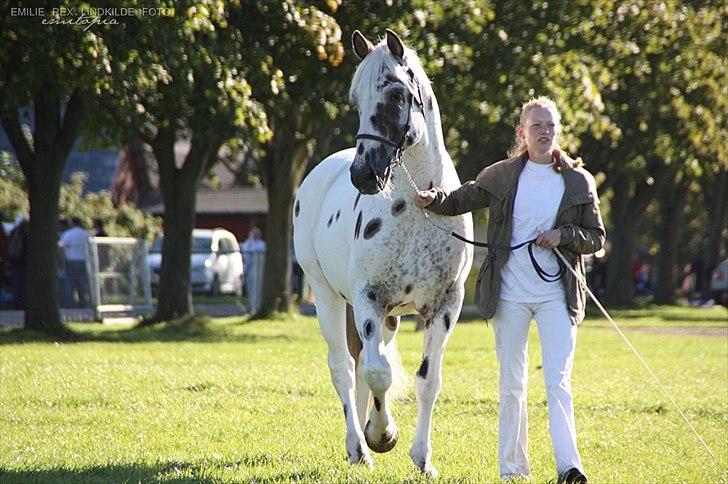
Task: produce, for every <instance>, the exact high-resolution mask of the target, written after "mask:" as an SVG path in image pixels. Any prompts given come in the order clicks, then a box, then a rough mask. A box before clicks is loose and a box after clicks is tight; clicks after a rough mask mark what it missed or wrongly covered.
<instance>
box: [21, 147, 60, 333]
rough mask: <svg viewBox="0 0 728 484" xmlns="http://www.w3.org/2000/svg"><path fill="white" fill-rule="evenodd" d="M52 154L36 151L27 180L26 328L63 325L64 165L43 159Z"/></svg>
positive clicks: (39, 328)
mask: <svg viewBox="0 0 728 484" xmlns="http://www.w3.org/2000/svg"><path fill="white" fill-rule="evenodd" d="M51 156H52V154H51V153H42V152H40V151H36V153H35V163H34V167H33V175H32V176H31V177H30V178H28V179H27V183H28V200H29V202H30V233H29V236H28V259H27V265H26V268H25V271H26V276H25V327H26V328H30V329H37V330H41V331H46V332H52V331H57V330H59V329H60V328H61V327H62V325H63V322H62V321H61V314H60V311H59V310H58V308H59V303H60V301H59V294H58V291H59V284H58V230H57V227H58V214H59V208H58V200H59V196H60V190H61V168H62V167H63V164H57V163H53V164H51V163H49V162H48V161H45V160H48V159H49V158H50V157H51ZM64 161H65V160H64Z"/></svg>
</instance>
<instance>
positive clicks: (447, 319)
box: [293, 30, 473, 475]
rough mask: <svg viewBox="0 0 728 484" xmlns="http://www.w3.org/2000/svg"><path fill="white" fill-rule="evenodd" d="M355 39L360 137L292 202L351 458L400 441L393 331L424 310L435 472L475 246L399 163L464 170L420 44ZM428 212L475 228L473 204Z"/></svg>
mask: <svg viewBox="0 0 728 484" xmlns="http://www.w3.org/2000/svg"><path fill="white" fill-rule="evenodd" d="M352 41H353V44H354V51H355V52H356V54H357V55H358V56H359V57H360V58H361V59H362V62H361V64H360V65H359V67H358V68H357V70H356V73H355V74H354V79H353V81H352V84H351V90H350V98H351V100H352V102H353V103H354V104H355V105H356V106H357V108H358V111H359V133H358V134H357V146H356V149H354V148H351V149H346V150H343V151H340V152H338V153H335V154H333V155H331V156H329V157H328V158H326V159H325V160H323V161H322V162H321V163H320V164H319V165H318V166H316V168H314V170H312V171H311V173H310V174H309V175H308V176H307V177H306V179H305V180H304V181H303V183H302V184H301V187H300V189H299V190H298V193H297V196H296V201H295V204H294V210H293V212H294V214H293V223H294V244H295V250H296V256H297V258H298V262H299V263H300V265H301V267H302V268H303V270H304V271H305V273H306V275H307V277H308V281H309V283H310V284H311V288H312V290H313V292H314V296H315V299H316V311H317V315H318V318H319V322H320V327H321V332H322V334H323V336H324V338H325V339H326V342H327V343H328V349H329V353H328V363H329V368H330V370H331V378H332V380H333V383H334V387H335V388H336V391H337V392H338V394H339V397H340V398H341V401H342V404H343V407H344V416H345V418H346V450H347V454H348V457H349V461H350V462H351V463H357V462H364V463H366V464H368V465H369V466H371V465H372V459H371V456H370V453H369V450H370V449H371V450H373V451H375V452H387V451H389V450H391V449H392V448H393V447H394V445H395V444H396V443H397V426H396V425H395V423H394V420H393V418H392V413H391V409H390V407H391V403H392V401H393V399H392V395H391V394H392V393H393V392H394V391H395V387H396V383H397V382H398V381H401V380H402V379H401V378H400V374H401V376H403V375H404V374H403V373H402V372H403V369H402V365H401V361H400V360H399V354H398V352H397V350H396V347H395V339H394V337H395V335H396V333H397V329H398V327H399V319H400V316H401V315H404V314H415V313H419V314H420V315H422V317H423V318H424V320H425V338H424V348H423V354H422V363H421V364H420V367H419V369H418V370H417V372H416V376H415V393H416V397H417V430H416V434H415V438H414V442H413V444H412V448H411V449H410V456H411V457H412V460H413V462H414V464H415V465H416V466H417V467H418V468H419V469H420V470H422V471H423V472H425V473H427V474H429V475H435V474H436V471H435V469H434V468H433V466H432V460H431V457H432V445H431V442H430V440H431V439H430V435H431V421H432V414H433V407H434V404H435V400H436V399H437V395H438V393H439V391H440V386H441V371H442V361H443V352H444V350H445V345H446V343H447V339H448V337H449V335H450V333H451V332H452V331H453V328H454V327H455V322H456V320H457V318H458V316H459V314H460V309H461V307H462V302H463V296H464V285H465V279H466V277H467V276H468V273H469V271H470V266H471V263H472V258H473V252H472V248H471V247H470V246H467V245H465V244H464V243H462V242H460V241H458V240H456V239H455V238H453V237H452V236H450V235H449V233H448V232H446V231H443V230H441V229H440V228H437V227H436V226H435V225H433V224H432V223H430V222H429V221H428V220H427V219H426V215H425V213H424V212H423V211H422V210H419V209H417V208H416V207H415V204H414V195H415V191H414V189H413V187H412V186H411V185H410V183H409V180H408V178H407V176H406V174H405V172H404V171H399V172H398V173H397V174H396V176H395V175H393V173H392V172H393V169H395V168H396V163H397V162H398V161H400V160H401V162H402V163H403V164H404V166H405V167H406V168H407V170H408V171H409V173H411V177H412V179H413V182H414V183H415V184H416V185H417V186H419V187H423V188H424V187H426V188H431V187H433V186H440V187H443V188H445V189H447V190H453V189H455V188H457V187H459V186H460V180H459V179H458V176H457V173H456V172H455V167H454V166H453V163H452V160H451V159H450V156H449V155H448V153H447V151H446V150H445V143H444V141H443V135H442V127H441V124H440V111H439V108H438V105H437V101H436V100H435V96H434V95H433V92H432V88H431V87H430V83H429V81H428V79H427V76H426V75H425V72H424V70H423V69H422V66H421V65H420V62H419V60H418V59H417V56H416V54H415V53H414V52H413V51H412V50H410V49H407V48H405V47H404V45H403V44H402V41H401V40H400V39H399V37H397V35H396V34H395V33H394V32H392V31H390V30H387V38H386V41H382V42H380V43H379V44H378V45H377V46H376V47H375V46H374V45H372V43H371V42H369V41H368V40H366V39H365V38H364V36H363V35H362V34H361V33H360V32H359V31H356V32H355V33H354V35H353V38H352ZM429 216H430V217H432V218H433V219H436V220H437V224H438V225H440V226H442V227H446V228H447V229H448V230H454V231H457V232H459V233H461V234H464V235H465V236H466V237H468V238H471V237H472V231H473V227H472V219H471V216H470V215H469V214H467V215H461V216H457V217H441V216H438V215H434V214H430V215H429ZM404 381H406V377H404ZM393 382H394V384H393ZM370 392H371V396H370ZM367 411H369V418H368V421H367Z"/></svg>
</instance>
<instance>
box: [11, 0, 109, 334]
mask: <svg viewBox="0 0 728 484" xmlns="http://www.w3.org/2000/svg"><path fill="white" fill-rule="evenodd" d="M62 6H64V7H66V6H68V4H67V2H62ZM0 15H2V24H3V28H2V31H1V32H0V122H1V123H2V126H3V129H4V130H5V133H6V134H7V136H8V138H9V139H10V142H11V143H12V146H13V150H14V151H15V156H16V157H17V160H18V162H19V164H20V167H21V169H22V172H23V175H24V177H25V186H26V189H27V193H28V200H29V205H30V207H29V208H30V234H29V242H28V243H29V247H28V262H27V279H26V287H27V289H28V290H27V291H26V292H27V293H28V294H30V293H33V294H42V295H43V297H38V298H32V299H28V300H26V307H25V326H26V327H27V328H32V329H38V330H43V331H60V330H61V329H62V322H61V316H60V312H59V310H58V306H59V300H58V278H57V276H56V274H57V270H56V257H55V255H56V246H57V240H58V237H57V229H56V227H57V223H58V215H59V210H58V198H59V194H60V187H61V175H62V172H63V167H64V165H65V163H66V159H67V158H68V154H69V153H70V151H71V149H72V148H73V146H74V143H75V142H76V139H77V137H78V135H79V133H80V131H81V127H82V121H83V118H84V112H85V110H86V108H87V106H88V105H89V104H92V103H93V102H94V99H95V98H96V97H97V96H98V94H99V93H100V92H101V89H102V83H101V80H102V79H103V78H104V77H105V76H106V74H107V70H106V69H107V67H108V59H107V56H106V48H105V45H104V43H103V40H102V38H101V37H99V36H98V35H97V34H96V33H94V31H93V30H91V29H89V30H85V31H84V30H83V26H80V25H64V26H61V27H59V26H53V25H46V24H44V23H43V22H41V18H39V17H22V16H12V15H11V9H9V8H5V9H3V12H2V14H0ZM28 106H30V107H31V108H32V110H30V109H26V108H27V107H28ZM31 301H32V303H31Z"/></svg>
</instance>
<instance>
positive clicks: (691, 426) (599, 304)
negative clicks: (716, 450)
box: [553, 247, 718, 461]
mask: <svg viewBox="0 0 728 484" xmlns="http://www.w3.org/2000/svg"><path fill="white" fill-rule="evenodd" d="M553 251H554V252H555V253H556V255H557V256H559V258H560V259H561V261H562V262H563V264H564V265H565V266H566V267H567V268H568V269H569V271H571V273H572V274H573V275H574V277H576V280H577V281H579V284H581V286H582V287H583V288H584V289H585V290H586V292H587V294H589V297H591V299H592V301H594V303H595V304H596V305H597V307H598V308H599V309H600V310H601V312H602V314H603V315H604V317H605V318H607V321H609V322H610V323H612V326H614V329H616V330H617V333H619V335H620V336H621V337H622V339H623V340H624V342H625V343H627V346H628V347H629V349H631V350H632V352H633V353H634V354H635V356H637V359H638V360H640V363H642V366H644V367H645V369H646V370H647V373H649V374H650V376H651V377H652V378H653V379H654V380H655V382H656V383H657V386H658V387H660V389H661V390H662V392H663V393H664V394H665V396H666V397H667V399H668V400H670V402H671V403H672V405H673V406H674V407H675V409H676V410H677V413H679V414H680V416H681V417H682V418H683V420H684V421H685V423H686V424H687V426H688V427H689V428H690V430H692V431H693V433H694V434H695V436H696V437H697V438H698V440H699V441H700V443H701V444H703V447H705V450H707V451H708V454H709V455H710V456H711V457H712V458H713V460H716V461H717V460H718V459H717V458H716V457H715V454H713V452H712V451H711V450H710V447H708V444H706V443H705V440H703V437H701V436H700V434H699V433H698V431H697V430H696V429H695V427H693V425H692V424H691V423H690V420H688V418H687V417H686V416H685V414H684V413H683V411H682V410H681V409H680V407H679V406H678V404H677V402H676V401H675V399H674V398H673V397H672V395H670V392H668V391H667V388H665V386H664V385H663V384H662V383H661V382H660V380H659V378H657V375H655V373H654V372H653V371H652V369H650V367H649V366H648V365H647V362H646V361H645V360H644V359H643V358H642V356H641V355H640V354H639V352H638V351H637V348H635V347H634V346H633V345H632V343H630V341H629V340H628V339H627V336H625V334H624V333H623V332H622V330H621V329H620V328H619V326H617V323H615V322H614V320H613V319H612V317H611V316H610V315H609V313H608V312H607V310H606V309H604V306H602V304H601V303H600V302H599V299H597V297H596V296H595V295H594V294H593V293H592V292H591V290H590V289H589V287H588V286H587V284H586V282H584V280H583V279H582V278H581V277H580V276H579V274H577V272H576V271H575V270H574V269H573V268H572V267H571V265H570V264H569V263H568V262H567V261H566V258H565V257H564V256H563V254H562V253H561V251H559V249H557V248H555V247H554V249H553Z"/></svg>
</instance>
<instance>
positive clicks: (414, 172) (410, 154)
mask: <svg viewBox="0 0 728 484" xmlns="http://www.w3.org/2000/svg"><path fill="white" fill-rule="evenodd" d="M423 97H424V98H425V99H424V101H425V120H426V125H427V138H426V139H425V138H424V137H423V138H422V139H421V140H420V142H419V143H417V144H416V145H414V146H411V147H409V148H408V149H406V150H405V151H404V153H403V155H402V160H403V161H404V164H405V166H406V167H407V170H408V171H409V173H410V175H411V176H412V178H413V179H414V182H415V184H416V185H417V188H419V189H420V190H427V189H428V188H429V185H430V182H432V183H433V185H434V186H442V185H443V180H444V179H445V178H446V177H447V176H448V175H450V174H451V173H454V166H453V164H452V160H451V159H450V155H449V154H448V152H447V150H446V149H445V141H444V139H443V134H442V125H441V123H440V109H439V107H438V105H437V100H436V99H435V96H434V94H432V92H429V93H427V95H426V96H423ZM430 98H431V99H432V102H431V103H430V102H428V99H430ZM407 186H409V183H407Z"/></svg>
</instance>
